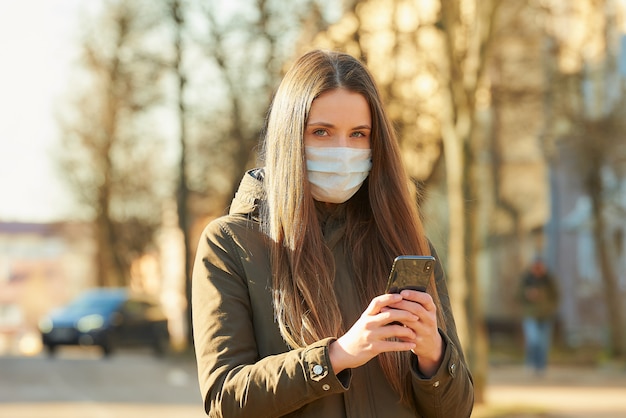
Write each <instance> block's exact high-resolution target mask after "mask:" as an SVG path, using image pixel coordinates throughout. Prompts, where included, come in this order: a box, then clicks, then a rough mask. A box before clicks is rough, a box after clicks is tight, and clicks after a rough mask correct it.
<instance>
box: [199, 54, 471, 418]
mask: <svg viewBox="0 0 626 418" xmlns="http://www.w3.org/2000/svg"><path fill="white" fill-rule="evenodd" d="M262 157H264V166H263V167H262V168H258V169H254V170H251V171H249V172H247V173H245V175H244V178H243V180H242V182H241V185H240V187H239V190H238V191H237V194H236V195H235V198H234V200H233V202H232V205H231V207H230V213H229V214H228V215H226V216H223V217H221V218H218V219H217V220H214V221H212V222H211V223H210V224H209V225H208V226H207V228H206V229H205V230H204V232H203V234H202V237H201V240H200V244H199V247H198V250H197V255H196V263H195V266H194V272H193V284H192V310H193V330H194V344H195V348H196V356H197V361H198V376H199V380H200V388H201V392H202V397H203V400H204V407H205V410H206V412H207V414H208V415H210V416H212V417H229V418H232V417H301V418H306V417H324V418H348V417H353V418H362V417H394V418H404V417H406V418H408V417H446V418H455V417H463V418H465V417H469V416H470V414H471V411H472V407H473V402H474V392H473V383H472V377H471V375H470V372H469V370H468V368H467V365H466V364H465V361H464V358H463V351H462V349H461V346H460V343H459V340H458V337H457V333H456V329H455V325H454V318H453V316H452V309H451V307H450V301H449V298H448V291H447V288H446V281H445V277H444V273H443V269H442V266H441V263H440V262H439V260H437V264H436V266H435V269H434V274H432V275H431V277H430V282H429V284H428V286H427V292H420V291H416V290H403V291H402V292H401V293H400V294H391V293H390V294H385V286H386V282H387V277H388V275H389V269H390V267H391V264H392V261H393V259H394V258H395V257H396V256H397V255H401V254H417V255H428V254H432V255H436V254H435V252H434V248H432V246H431V245H430V243H429V242H428V239H427V238H426V236H425V234H424V229H423V226H422V224H421V220H420V216H419V213H418V211H417V207H416V206H415V199H414V197H413V196H412V194H411V193H410V190H409V187H408V185H409V179H408V177H407V175H406V173H405V169H404V167H403V165H402V158H401V155H400V149H399V145H398V142H397V140H396V138H395V135H394V133H393V127H392V124H391V122H390V121H389V120H388V118H387V116H386V113H385V111H384V109H383V106H382V101H381V97H380V95H379V92H378V89H377V87H376V86H375V84H374V80H373V78H372V76H371V74H370V73H369V71H368V70H367V69H366V68H365V66H364V65H363V64H362V63H361V62H360V61H358V60H357V59H355V58H354V57H352V56H350V55H347V54H344V53H335V52H325V51H319V50H316V51H311V52H309V53H307V54H305V55H303V56H302V57H300V58H299V59H298V60H297V61H296V62H295V64H294V65H293V67H292V68H291V69H290V70H289V71H288V72H287V74H286V75H285V78H284V79H283V81H282V82H281V84H280V86H279V87H278V90H277V92H276V95H275V96H274V99H273V102H272V105H271V107H270V111H269V114H268V118H267V125H266V129H265V137H264V149H263V154H262ZM396 321H397V322H399V324H395V322H396Z"/></svg>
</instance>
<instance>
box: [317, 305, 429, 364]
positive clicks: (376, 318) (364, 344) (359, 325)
mask: <svg viewBox="0 0 626 418" xmlns="http://www.w3.org/2000/svg"><path fill="white" fill-rule="evenodd" d="M401 300H402V296H400V295H399V294H396V293H391V294H384V295H380V296H377V297H375V298H374V299H372V301H371V302H370V304H369V306H368V307H367V308H366V309H365V311H364V312H363V313H362V314H361V317H360V318H359V319H358V320H357V321H356V322H355V324H354V325H352V327H351V328H350V329H349V330H348V332H346V333H345V334H344V335H342V336H341V337H339V338H338V339H337V340H336V341H334V342H332V343H331V344H330V346H329V356H330V362H331V364H332V367H333V370H334V372H335V374H337V373H339V372H341V371H342V370H345V369H350V368H355V367H359V366H362V365H363V364H365V363H367V362H368V361H370V360H371V359H372V358H374V357H376V356H377V355H378V354H380V353H384V352H388V351H408V350H412V349H413V348H415V344H414V343H411V342H403V341H392V340H390V339H392V338H398V339H405V340H413V339H415V337H416V336H415V332H414V331H413V330H412V329H411V328H409V327H405V326H403V325H395V324H392V322H395V323H399V322H407V321H416V320H418V318H417V317H416V316H415V315H413V314H412V313H410V312H408V311H405V310H401V309H385V310H383V308H385V307H388V306H389V305H393V304H394V303H397V302H400V301H401Z"/></svg>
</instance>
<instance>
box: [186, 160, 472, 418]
mask: <svg viewBox="0 0 626 418" xmlns="http://www.w3.org/2000/svg"><path fill="white" fill-rule="evenodd" d="M262 173H263V172H262V170H253V171H250V172H248V173H246V175H245V176H244V179H243V180H242V182H241V185H240V187H239V190H238V192H237V194H236V196H235V198H234V200H233V202H232V205H231V208H230V213H229V214H228V215H226V216H223V217H221V218H218V219H216V220H214V221H212V222H210V223H209V225H208V226H207V227H206V228H205V230H204V232H203V234H202V237H201V239H200V243H199V247H198V250H197V254H196V261H195V265H194V270H193V278H192V312H193V332H194V344H195V350H196V358H197V365H198V379H199V383H200V391H201V395H202V398H203V400H204V406H205V410H206V413H207V415H209V416H211V417H228V418H233V417H251V418H252V417H253V418H262V417H282V416H286V417H302V418H305V417H316V418H344V417H350V418H368V417H372V418H374V417H377V418H384V417H392V418H404V417H440V418H455V417H463V418H465V417H468V416H470V414H471V411H472V407H473V403H474V396H473V384H472V378H471V375H470V372H469V370H468V369H467V367H466V364H465V361H464V359H463V354H462V352H461V348H460V345H459V342H458V337H457V334H456V330H455V325H454V320H453V318H452V313H451V310H450V303H449V298H448V292H447V288H446V284H445V279H444V275H443V271H442V269H441V266H440V265H439V266H438V267H437V268H436V271H435V275H436V280H437V286H438V290H439V295H440V298H441V302H442V307H443V309H444V311H445V315H446V320H447V332H446V333H443V332H442V336H443V339H444V343H445V353H444V357H443V362H442V364H441V367H440V368H439V370H438V371H437V373H436V374H435V375H434V376H433V377H431V378H425V377H423V376H421V375H420V373H419V372H418V371H417V362H415V364H414V365H413V367H412V369H413V373H412V378H411V385H412V388H413V394H414V397H415V404H416V406H417V411H413V410H411V409H409V408H407V407H406V406H404V405H402V404H400V402H399V396H398V395H397V394H396V393H395V392H394V391H393V390H392V389H391V387H390V386H389V384H388V383H387V380H386V379H385V376H384V374H383V371H382V369H381V367H380V365H379V362H378V361H377V360H376V359H372V360H371V361H369V362H368V363H367V364H365V365H363V366H361V367H358V368H355V369H350V370H344V371H342V372H341V373H339V374H335V373H334V372H333V369H332V366H331V364H330V361H329V357H328V346H329V344H330V343H331V342H332V341H334V338H327V339H324V340H321V341H318V342H316V343H314V344H311V345H309V346H308V347H304V348H296V349H290V347H288V346H287V344H286V343H285V342H284V340H283V338H282V337H281V334H280V331H279V328H278V324H277V323H276V320H275V318H274V311H273V308H272V293H271V285H272V281H271V268H270V260H269V251H268V246H267V245H266V243H267V238H266V237H265V236H264V234H263V233H262V232H260V230H259V222H258V203H259V201H260V199H263V196H264V191H263V184H262ZM340 206H341V205H340ZM341 213H342V212H341V211H337V212H333V213H331V214H328V218H327V219H325V222H324V223H323V228H324V237H325V239H326V243H327V245H328V246H329V248H330V249H331V251H332V252H333V254H334V256H335V263H336V277H335V290H336V292H337V294H338V295H340V297H341V309H342V314H343V315H344V318H345V320H346V323H349V324H352V323H354V322H355V321H356V320H357V319H358V318H359V316H360V315H361V313H362V312H363V311H364V310H365V308H366V307H365V306H360V304H359V302H358V297H357V292H356V290H355V289H354V285H353V281H352V280H351V277H350V273H349V272H350V269H349V267H348V261H349V260H346V259H345V256H344V249H343V240H344V237H343V233H342V231H343V229H342V225H343V222H342V219H341ZM319 303H320V304H323V303H324V301H323V300H320V301H319Z"/></svg>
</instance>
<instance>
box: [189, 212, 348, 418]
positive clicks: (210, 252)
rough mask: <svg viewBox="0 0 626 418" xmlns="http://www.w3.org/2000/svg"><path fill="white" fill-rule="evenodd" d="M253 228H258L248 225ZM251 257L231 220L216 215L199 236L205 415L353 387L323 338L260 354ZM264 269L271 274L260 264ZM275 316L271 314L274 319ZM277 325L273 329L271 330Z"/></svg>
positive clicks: (283, 408) (195, 304)
mask: <svg viewBox="0 0 626 418" xmlns="http://www.w3.org/2000/svg"><path fill="white" fill-rule="evenodd" d="M248 233H254V231H252V229H248ZM242 257H246V253H245V251H244V247H243V246H242V245H240V244H239V243H238V242H237V240H236V237H235V236H234V234H233V233H232V229H231V228H230V226H229V223H228V222H224V221H223V220H221V219H218V220H216V221H213V222H211V223H210V224H209V225H208V226H207V228H206V229H205V231H204V233H203V235H202V238H201V240H200V243H199V246H198V250H197V254H196V260H195V264H194V269H193V275H192V298H191V299H192V322H193V334H194V346H195V351H196V359H197V365H198V379H199V383H200V390H201V395H202V397H203V399H204V406H205V411H206V413H207V415H209V416H211V417H229V418H230V417H244V416H246V417H249V416H255V417H273V416H282V415H285V414H287V413H289V412H292V411H294V410H297V409H299V408H300V407H302V406H304V405H306V404H308V403H310V402H312V401H314V400H316V399H319V398H322V397H325V396H328V395H331V394H336V393H341V392H344V391H346V390H347V386H348V382H349V380H350V374H349V373H343V372H342V373H340V376H342V377H343V379H341V380H340V379H339V378H338V377H337V376H336V375H335V374H334V372H333V371H332V367H331V365H330V360H329V357H328V345H329V344H330V343H331V342H332V339H330V338H329V339H325V340H322V341H319V342H317V343H314V344H312V345H310V346H308V347H304V348H298V349H294V350H288V349H287V348H286V346H285V347H284V352H282V353H277V354H272V355H269V356H265V357H264V358H261V356H260V354H259V350H258V349H257V342H256V339H255V332H258V330H255V327H254V322H253V316H254V315H259V314H267V315H272V313H271V312H272V311H271V306H269V307H268V309H270V311H268V312H260V313H259V312H253V308H252V306H251V302H250V295H249V291H248V283H249V282H248V281H249V280H257V279H258V280H263V281H266V280H267V278H266V277H260V278H247V277H245V270H244V267H243V264H242ZM259 274H268V273H267V272H263V269H260V272H259ZM271 318H273V316H270V319H271ZM267 332H275V330H271V331H267Z"/></svg>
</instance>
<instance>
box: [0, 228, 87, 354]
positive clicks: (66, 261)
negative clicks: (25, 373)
mask: <svg viewBox="0 0 626 418" xmlns="http://www.w3.org/2000/svg"><path fill="white" fill-rule="evenodd" d="M93 251H94V245H93V239H92V234H91V228H90V227H89V225H88V224H84V223H69V222H68V223H51V224H41V223H19V222H0V353H2V352H7V351H9V352H13V351H24V348H23V347H20V343H21V342H22V341H23V340H24V339H26V338H28V337H29V336H32V335H33V334H34V333H36V330H37V322H38V320H39V318H40V317H41V316H42V315H43V314H44V313H46V312H47V311H49V310H50V309H52V308H54V307H57V306H60V305H61V304H63V303H65V302H67V301H68V300H69V299H71V298H73V297H74V296H75V295H76V294H77V293H78V292H80V291H81V290H83V289H85V288H87V287H91V286H93V284H94V277H95V275H94V270H93V268H94V263H93Z"/></svg>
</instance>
